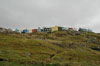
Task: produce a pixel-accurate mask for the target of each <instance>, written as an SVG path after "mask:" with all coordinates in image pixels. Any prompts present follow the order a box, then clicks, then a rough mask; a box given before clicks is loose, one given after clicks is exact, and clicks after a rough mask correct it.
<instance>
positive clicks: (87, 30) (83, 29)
mask: <svg viewBox="0 0 100 66" xmlns="http://www.w3.org/2000/svg"><path fill="white" fill-rule="evenodd" d="M79 31H86V32H92V30H91V29H85V28H79Z"/></svg>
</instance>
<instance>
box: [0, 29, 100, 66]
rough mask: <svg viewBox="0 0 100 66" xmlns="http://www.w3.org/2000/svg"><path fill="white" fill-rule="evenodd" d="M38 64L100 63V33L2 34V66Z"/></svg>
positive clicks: (90, 65)
mask: <svg viewBox="0 0 100 66" xmlns="http://www.w3.org/2000/svg"><path fill="white" fill-rule="evenodd" d="M37 64H40V65H41V64H50V65H48V66H58V65H60V66H100V34H97V33H93V32H79V31H57V32H52V33H43V32H37V33H30V34H19V33H13V34H10V33H9V34H4V33H0V66H3V65H5V66H9V65H10V66H25V65H26V66H33V65H37ZM53 64H54V65H53ZM37 66H39V65H37Z"/></svg>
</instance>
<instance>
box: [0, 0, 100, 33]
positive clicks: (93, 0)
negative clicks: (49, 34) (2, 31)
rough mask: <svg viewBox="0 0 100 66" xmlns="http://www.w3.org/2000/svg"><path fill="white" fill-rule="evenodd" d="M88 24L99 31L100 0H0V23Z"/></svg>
mask: <svg viewBox="0 0 100 66" xmlns="http://www.w3.org/2000/svg"><path fill="white" fill-rule="evenodd" d="M54 25H59V26H65V27H76V28H77V27H83V28H90V29H92V30H93V31H95V32H100V30H99V29H100V0H0V26H1V27H5V28H37V27H38V26H40V27H44V26H48V27H51V26H54Z"/></svg>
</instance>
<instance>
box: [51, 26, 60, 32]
mask: <svg viewBox="0 0 100 66" xmlns="http://www.w3.org/2000/svg"><path fill="white" fill-rule="evenodd" d="M60 30H62V27H59V26H55V27H52V32H54V31H60Z"/></svg>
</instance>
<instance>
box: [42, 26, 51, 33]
mask: <svg viewBox="0 0 100 66" xmlns="http://www.w3.org/2000/svg"><path fill="white" fill-rule="evenodd" d="M41 32H51V28H48V27H43V28H42V29H41Z"/></svg>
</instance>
